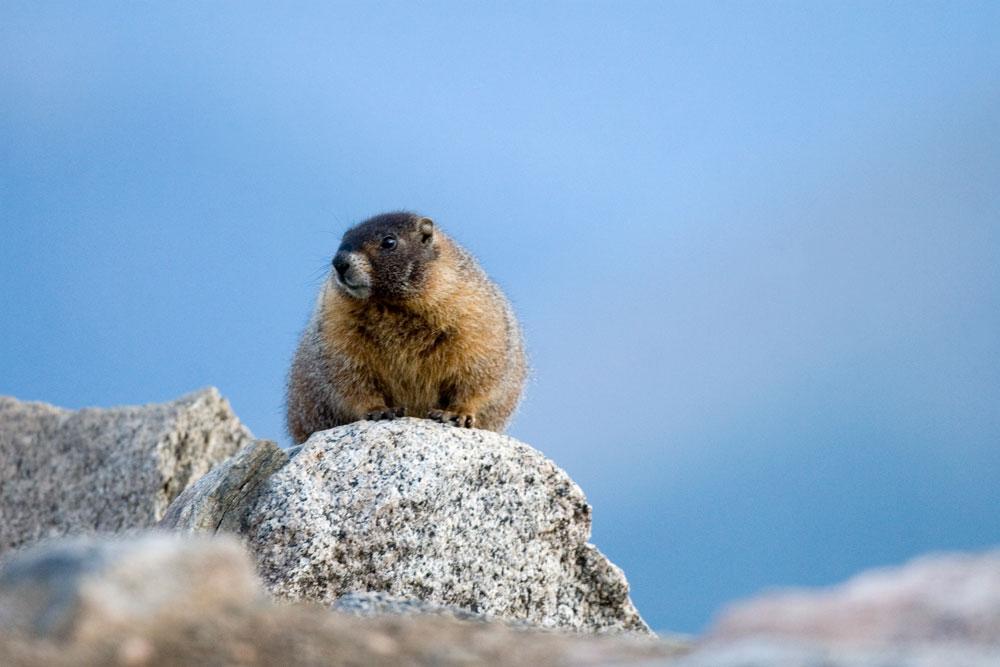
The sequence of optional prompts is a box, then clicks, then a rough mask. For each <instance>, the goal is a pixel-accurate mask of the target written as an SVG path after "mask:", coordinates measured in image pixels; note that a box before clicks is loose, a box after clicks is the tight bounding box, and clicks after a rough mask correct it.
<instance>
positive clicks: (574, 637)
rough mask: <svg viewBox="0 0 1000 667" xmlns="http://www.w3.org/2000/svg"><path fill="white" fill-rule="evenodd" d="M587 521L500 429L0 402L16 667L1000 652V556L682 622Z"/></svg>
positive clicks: (950, 662) (205, 394)
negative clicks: (669, 622)
mask: <svg viewBox="0 0 1000 667" xmlns="http://www.w3.org/2000/svg"><path fill="white" fill-rule="evenodd" d="M226 457H228V458H226ZM168 505H169V506H168ZM153 524H156V525H157V526H158V530H157V531H156V532H151V533H150V532H145V533H144V532H141V530H142V529H143V528H148V527H149V526H151V525H153ZM98 532H102V533H103V532H112V533H117V534H118V535H117V536H110V537H109V536H100V537H98V536H87V535H89V534H93V533H98ZM122 533H127V535H122ZM79 534H84V535H83V536H80V535H79ZM60 535H77V536H76V537H63V538H61V539H52V538H53V537H54V536H60ZM589 537H590V506H589V505H588V504H587V502H586V499H585V498H584V496H583V493H582V492H581V491H580V489H579V487H577V486H576V484H574V483H573V481H572V480H571V479H570V478H569V477H568V476H567V475H566V474H565V473H564V472H563V471H562V470H560V469H559V468H558V467H557V466H556V465H555V464H554V463H553V462H552V461H549V460H548V459H546V458H545V457H544V456H542V455H541V454H540V453H539V452H537V451H536V450H534V449H532V448H531V447H529V446H528V445H525V444H523V443H520V442H517V441H516V440H513V439H511V438H508V437H505V436H501V435H497V434H495V433H489V432H483V431H476V430H465V429H455V428H452V427H447V426H442V425H440V424H434V423H430V422H427V421H423V420H413V419H406V420H398V421H393V422H379V423H374V422H358V423H355V424H351V425H348V426H344V427H341V428H337V429H332V430H330V431H325V432H322V433H317V434H314V435H313V437H312V438H310V439H309V441H308V442H306V443H305V444H304V445H302V446H300V447H297V448H294V449H292V450H282V449H280V448H279V447H277V446H276V445H275V444H274V443H272V442H268V441H264V440H254V439H253V438H252V437H251V436H250V434H249V432H248V431H247V430H246V429H245V428H244V427H243V426H242V425H240V423H239V421H238V420H237V419H236V417H235V416H234V415H233V414H232V411H231V410H230V409H229V406H228V404H227V403H226V402H225V401H224V400H223V399H222V398H221V397H220V396H219V395H218V392H216V391H215V390H206V391H202V392H198V393H196V394H192V395H190V396H186V397H184V398H182V399H179V400H177V401H175V402H173V403H168V404H163V405H151V406H142V407H129V408H116V409H112V410H93V409H91V410H81V411H79V412H71V411H66V410H61V409H59V408H54V407H52V406H48V405H44V404H39V403H22V402H19V401H16V400H15V399H8V398H0V665H4V666H5V667H6V665H31V666H35V665H107V664H122V665H174V664H220V665H221V664H226V665H229V664H239V665H257V664H260V665H269V664H282V665H286V666H288V667H295V666H298V665H319V664H323V665H357V664H385V665H469V664H496V665H521V664H539V665H607V664H635V665H643V666H646V667H649V666H652V665H664V666H666V667H812V666H816V665H824V666H827V667H885V666H888V665H893V666H895V667H935V666H938V665H941V666H942V667H945V666H946V667H992V666H994V665H1000V552H994V553H984V554H951V555H940V556H932V557H925V558H922V559H918V560H917V561H915V562H913V563H911V564H909V565H906V566H904V567H902V568H890V569H886V570H879V571H874V572H869V573H865V574H862V575H860V576H859V577H856V578H855V579H852V580H851V581H848V582H847V583H845V584H844V585H842V586H836V587H831V588H828V589H824V590H815V591H786V592H780V593H773V594H769V595H765V596H763V597H762V598H760V599H757V600H751V601H748V602H744V603H740V604H736V605H733V606H731V607H730V608H729V609H728V610H726V611H725V612H724V613H723V614H722V615H721V616H720V617H719V619H718V621H717V622H716V623H715V625H714V626H713V628H712V630H711V631H710V632H709V633H708V634H707V635H706V636H705V637H703V638H700V639H697V640H693V641H687V642H678V641H667V640H664V639H662V638H660V639H656V638H653V637H652V635H651V633H649V632H648V628H647V626H646V624H645V623H644V622H643V620H642V618H641V617H640V616H639V614H638V612H637V611H636V609H635V607H634V606H633V604H632V602H631V600H630V599H629V595H628V585H627V583H626V580H625V577H624V575H623V574H622V572H621V570H619V569H618V568H617V567H615V566H614V565H613V564H612V563H610V562H609V561H608V560H607V558H605V557H604V556H603V555H602V554H601V553H600V552H599V551H598V550H597V549H596V548H595V547H594V546H593V545H591V544H590V543H589V542H588V540H589ZM4 552H6V553H4ZM733 567H739V564H738V563H734V564H733ZM279 602H280V604H279ZM595 635H599V636H595Z"/></svg>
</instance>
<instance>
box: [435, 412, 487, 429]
mask: <svg viewBox="0 0 1000 667" xmlns="http://www.w3.org/2000/svg"><path fill="white" fill-rule="evenodd" d="M427 418H428V419H433V420H434V421H436V422H441V423H442V424H451V425H452V426H459V427H462V426H464V427H465V428H472V427H474V426H475V425H476V416H475V415H463V414H461V413H459V412H448V411H447V410H431V411H430V412H428V413H427Z"/></svg>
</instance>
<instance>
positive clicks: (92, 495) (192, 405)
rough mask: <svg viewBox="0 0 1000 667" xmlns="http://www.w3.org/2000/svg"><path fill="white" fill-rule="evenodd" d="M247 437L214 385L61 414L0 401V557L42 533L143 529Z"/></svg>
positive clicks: (51, 408) (34, 405) (47, 408)
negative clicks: (140, 402) (172, 397)
mask: <svg viewBox="0 0 1000 667" xmlns="http://www.w3.org/2000/svg"><path fill="white" fill-rule="evenodd" d="M251 440H252V436H251V435H250V432H249V431H248V430H247V429H246V428H245V427H244V426H243V425H242V424H240V421H239V420H238V419H237V418H236V416H235V415H233V412H232V410H231V409H230V407H229V404H228V402H227V401H226V400H225V399H223V398H222V397H221V396H220V395H219V392H218V391H217V390H215V389H211V388H210V389H205V390H202V391H199V392H195V393H193V394H190V395H187V396H184V397H182V398H180V399H178V400H176V401H173V402H171V403H163V404H155V405H144V406H129V407H120V408H111V409H97V408H89V409H85V410H79V411H70V410H64V409H61V408H57V407H54V406H51V405H48V404H45V403H28V402H22V401H18V400H16V399H14V398H9V397H0V553H3V552H4V551H6V550H8V549H11V548H14V547H19V546H21V545H24V544H29V543H31V542H34V541H36V540H38V539H41V538H44V537H52V536H57V535H65V534H71V533H86V532H93V531H109V532H111V531H120V530H124V529H129V528H136V527H145V526H150V525H152V524H153V523H155V522H156V521H157V520H159V519H160V517H162V516H163V513H164V511H165V510H166V508H167V505H169V504H170V502H171V501H172V500H174V498H175V497H176V496H177V495H178V494H179V493H180V492H181V491H183V490H184V488H185V487H186V486H187V485H188V484H189V483H191V482H192V481H194V480H196V479H198V478H199V477H200V476H202V475H203V474H205V473H206V472H208V470H209V469H210V468H211V467H212V466H213V465H214V464H215V463H218V462H219V461H222V460H223V459H225V458H226V457H227V456H230V455H231V454H233V453H234V452H235V451H236V450H237V449H239V448H240V447H241V446H242V445H243V444H246V443H248V442H250V441H251Z"/></svg>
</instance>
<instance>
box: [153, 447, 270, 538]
mask: <svg viewBox="0 0 1000 667" xmlns="http://www.w3.org/2000/svg"><path fill="white" fill-rule="evenodd" d="M286 463H288V453H287V452H285V451H283V450H282V449H280V448H278V446H277V445H276V444H274V443H273V442H271V441H270V440H255V441H253V442H251V443H250V444H248V445H247V446H246V447H244V448H243V449H241V450H240V451H238V452H237V453H236V454H234V455H233V456H231V457H230V458H228V459H226V460H225V461H223V462H222V463H220V464H219V465H217V466H215V467H214V468H212V470H211V471H210V472H209V473H208V474H206V475H205V476H204V477H202V478H201V479H199V480H198V481H197V482H195V483H194V484H192V485H191V486H189V487H188V488H186V489H184V492H183V493H181V495H179V496H177V499H176V500H175V501H174V502H173V503H171V505H170V507H168V508H167V511H166V513H165V514H164V516H163V518H162V519H161V520H160V523H159V524H158V525H159V527H161V528H169V529H174V530H186V531H189V532H197V531H209V532H215V531H217V530H224V531H235V530H238V529H239V526H240V523H241V520H242V519H243V517H242V516H241V513H242V512H243V511H244V510H245V509H246V508H247V505H248V501H250V499H251V498H252V497H253V495H254V494H255V493H257V491H258V490H259V489H260V487H261V485H262V484H263V483H264V481H265V480H267V478H268V477H270V475H271V474H272V473H273V472H274V471H276V470H278V469H279V468H281V467H282V466H283V465H285V464H286Z"/></svg>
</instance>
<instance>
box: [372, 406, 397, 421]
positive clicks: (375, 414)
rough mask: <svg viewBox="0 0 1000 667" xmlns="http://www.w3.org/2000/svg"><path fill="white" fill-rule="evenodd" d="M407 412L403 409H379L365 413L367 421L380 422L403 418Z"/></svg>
mask: <svg viewBox="0 0 1000 667" xmlns="http://www.w3.org/2000/svg"><path fill="white" fill-rule="evenodd" d="M404 412H405V410H404V409H403V408H379V409H378V410H372V411H371V412H366V413H365V419H367V420H369V421H374V422H377V421H380V420H382V419H395V418H397V417H402V416H403V413H404Z"/></svg>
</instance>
